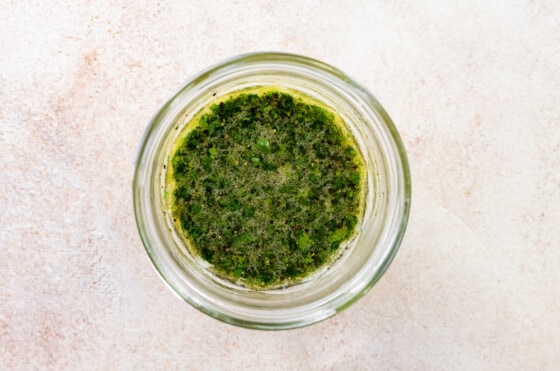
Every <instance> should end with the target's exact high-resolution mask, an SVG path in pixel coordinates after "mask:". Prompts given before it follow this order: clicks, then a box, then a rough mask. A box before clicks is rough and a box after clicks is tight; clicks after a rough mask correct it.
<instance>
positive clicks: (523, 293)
mask: <svg viewBox="0 0 560 371" xmlns="http://www.w3.org/2000/svg"><path fill="white" fill-rule="evenodd" d="M348 3H349V2H347V1H320V0H315V1H282V2H271V1H269V2H268V1H231V2H226V1H223V2H222V1H220V2H219V1H197V2H193V1H191V2H188V1H173V2H163V1H162V2H160V3H159V4H157V3H155V2H137V1H130V2H109V1H106V2H102V1H99V2H97V1H94V2H90V1H56V2H55V1H52V2H31V1H29V2H21V1H0V35H1V36H0V55H1V56H0V223H1V224H0V247H1V248H0V251H1V254H2V255H1V258H0V272H1V274H0V296H1V297H0V369H22V370H27V369H39V368H40V369H42V368H50V369H154V368H155V369H178V368H182V369H195V370H208V369H227V370H229V369H231V370H240V369H255V370H262V369H279V370H297V369H317V370H366V369H403V370H411V369H416V370H424V369H426V370H444V369H445V370H449V369H468V370H475V369H488V370H514V369H517V370H523V369H543V370H546V369H548V370H554V369H558V367H559V365H560V3H558V1H556V0H551V1H546V0H542V1H523V0H496V1H486V0H484V1H482V0H476V1H447V0H438V1H399V2H397V1H367V2H366V1H355V2H352V4H353V5H351V6H350V5H347V4H348ZM257 50H279V51H290V52H295V53H301V54H305V55H308V56H311V57H315V58H318V59H321V60H323V61H325V62H327V63H330V64H332V65H335V66H337V67H339V68H341V69H342V70H344V71H346V72H347V73H349V74H350V75H352V76H354V77H355V78H356V79H357V80H359V81H361V82H362V83H363V84H364V85H366V86H367V87H368V88H369V89H370V90H371V91H372V92H373V93H374V95H376V96H377V98H378V99H379V100H380V101H381V102H382V104H383V105H384V106H385V108H386V109H387V110H388V112H389V113H390V115H391V116H392V118H393V120H394V121H395V123H396V125H397V127H398V128H399V130H400V132H401V134H402V137H403V140H404V142H405V144H406V147H407V149H408V153H409V158H410V164H411V171H412V180H413V204H412V205H413V206H412V212H411V217H410V223H409V228H408V231H407V234H406V236H405V239H404V242H403V244H402V246H401V250H400V251H399V254H398V255H397V257H396V259H395V261H394V262H393V264H392V266H391V267H390V269H389V270H388V272H387V273H386V275H385V276H384V277H383V278H382V280H381V281H380V282H379V283H378V285H377V286H376V287H375V288H374V289H373V290H372V291H370V292H369V293H368V294H367V295H366V296H365V297H364V298H363V299H362V300H360V301H359V302H358V303H357V304H355V305H354V306H352V307H351V308H350V309H348V310H347V311H345V312H344V313H342V314H340V315H338V316H336V317H334V318H332V319H330V320H327V321H325V322H322V323H319V324H317V325H314V326H311V327H307V328H304V329H299V330H293V331H287V332H277V333H270V332H258V331H250V330H245V329H239V328H236V327H233V326H229V325H226V324H223V323H221V322H218V321H216V320H214V319H212V318H210V317H208V316H206V315H204V314H202V313H200V312H198V311H197V310H196V309H193V308H192V307H191V306H189V305H188V304H186V303H184V302H182V301H181V300H179V299H178V298H177V297H176V296H175V295H174V294H173V293H172V292H171V291H170V290H168V289H167V287H166V286H165V285H164V284H163V282H162V281H161V280H160V279H159V277H158V276H157V274H156V272H155V270H154V269H153V268H152V266H151V263H150V261H149V259H148V257H147V255H146V254H145V252H144V249H143V247H142V244H141V242H140V239H139V237H138V233H137V230H136V226H135V222H134V217H133V213H132V206H131V204H132V201H131V177H132V169H133V161H134V155H135V151H136V147H137V144H138V142H139V140H140V138H141V136H142V134H143V131H144V129H145V127H146V124H147V123H148V121H149V119H150V118H151V116H152V114H153V113H154V112H155V111H156V109H157V108H158V106H159V105H160V104H161V103H162V102H163V101H164V100H165V99H166V98H167V97H168V96H169V95H170V94H171V93H172V92H173V91H175V89H176V88H177V87H178V86H179V85H180V84H181V83H182V82H183V81H184V80H186V79H187V78H188V77H189V76H191V75H192V74H194V73H196V72H197V71H199V70H200V69H202V68H204V67H206V66H208V65H211V64H214V63H216V62H218V61H220V60H222V59H224V58H226V57H229V56H232V55H236V54H239V53H243V52H248V51H257Z"/></svg>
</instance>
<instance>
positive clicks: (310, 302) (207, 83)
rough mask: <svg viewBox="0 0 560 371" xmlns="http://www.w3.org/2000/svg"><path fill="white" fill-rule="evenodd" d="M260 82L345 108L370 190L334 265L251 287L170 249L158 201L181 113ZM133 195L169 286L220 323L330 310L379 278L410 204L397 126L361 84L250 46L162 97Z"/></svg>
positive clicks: (266, 322)
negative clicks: (349, 243) (282, 284)
mask: <svg viewBox="0 0 560 371" xmlns="http://www.w3.org/2000/svg"><path fill="white" fill-rule="evenodd" d="M263 85H265V86H280V87H285V88H288V89H293V90H296V91H303V92H304V93H305V94H310V95H312V96H313V98H314V99H316V100H318V101H322V102H325V104H326V105H329V106H332V105H334V107H332V108H333V109H334V110H335V111H336V112H337V113H339V114H341V112H342V114H341V115H343V116H345V117H344V119H345V121H346V123H347V124H349V126H351V127H350V129H351V131H352V135H353V136H354V138H355V139H357V142H358V145H359V146H360V150H362V151H365V152H366V157H367V162H368V165H367V178H368V186H367V187H368V197H369V199H368V200H367V201H366V206H367V207H366V210H365V214H364V218H363V220H362V225H361V230H360V232H359V234H358V237H357V241H355V242H356V246H354V247H352V248H351V249H350V250H349V251H347V253H344V254H342V255H341V261H339V262H337V263H336V264H333V269H331V272H329V269H326V271H325V272H321V273H320V274H317V275H312V276H310V280H308V281H303V282H301V283H300V284H294V285H293V286H289V287H287V288H283V289H274V290H263V291H255V290H247V289H243V288H240V287H239V286H236V285H230V284H228V283H224V282H220V281H216V280H214V281H212V280H209V279H208V275H206V276H204V275H201V272H200V271H198V272H197V268H196V265H195V264H194V262H193V261H189V260H188V259H187V261H186V265H185V260H184V257H180V256H178V255H177V252H178V250H177V249H176V248H175V247H176V246H177V245H176V244H177V241H176V240H175V241H174V239H175V238H176V237H174V236H173V231H172V229H170V228H169V226H168V225H166V224H165V223H164V218H165V214H164V212H165V211H164V210H162V209H161V207H160V204H159V200H160V198H161V169H162V165H163V164H164V163H165V156H166V155H168V153H169V148H170V143H172V142H173V141H174V139H175V137H176V135H177V133H178V132H180V131H181V127H180V125H183V124H186V123H188V122H189V121H190V120H188V116H189V115H194V113H195V112H197V110H196V108H197V107H200V106H203V105H204V104H206V103H207V102H208V100H209V99H211V98H212V97H214V96H216V95H223V94H227V93H228V92H231V91H237V90H242V89H243V88H246V87H252V86H263ZM205 102H206V103H205ZM178 124H179V125H178ZM133 196H134V197H133V198H134V210H135V216H136V221H137V226H138V230H139V233H140V235H141V238H142V241H143V243H144V246H145V248H146V251H147V253H148V255H149V257H150V259H151V260H152V262H153V264H154V266H155V268H156V269H157V270H158V272H159V274H160V275H161V277H162V278H163V279H164V281H165V282H166V283H167V284H168V285H169V286H170V287H171V289H172V290H173V291H175V292H176V293H177V294H178V295H179V296H180V297H181V298H182V299H184V300H186V301H187V302H189V303H190V304H191V305H193V306H195V307H196V308H198V309H200V310H202V311H203V312H205V313H207V314H210V315H211V316H213V317H215V318H217V319H219V320H222V321H224V322H228V323H231V324H235V325H238V326H243V327H248V328H258V329H269V330H276V329H288V328H295V327H301V326H305V325H308V324H311V323H315V322H318V321H320V320H323V319H325V318H328V317H330V316H332V315H333V314H335V313H337V312H339V311H341V310H343V309H345V308H346V307H348V306H349V305H350V304H352V303H353V302H355V301H356V300H357V299H359V298H360V297H361V296H363V295H364V294H365V293H366V292H367V291H368V290H369V289H370V288H371V287H372V286H373V285H374V284H375V282H377V280H378V279H379V278H380V277H381V276H382V274H383V273H384V272H385V270H386V269H387V267H388V266H389V264H390V263H391V261H392V259H393V257H394V255H395V254H396V252H397V249H398V247H399V245H400V242H401V240H402V238H403V234H404V230H405V228H406V224H407V220H408V215H409V210H410V174H409V168H408V162H407V158H406V153H405V150H404V147H403V144H402V141H401V140H400V137H399V135H398V133H397V130H396V128H395V127H394V125H393V123H392V122H391V120H390V118H389V116H388V115H387V113H386V112H385V111H384V110H383V108H382V107H381V105H380V104H379V103H378V102H377V101H376V100H375V98H373V96H372V95H371V94H370V93H369V92H368V91H367V90H366V89H365V88H363V87H362V86H361V85H359V84H357V83H355V82H354V81H353V80H351V79H350V78H348V77H347V76H346V75H344V74H343V73H342V72H341V71H339V70H337V69H335V68H333V67H330V66H328V65H326V64H324V63H322V62H319V61H316V60H312V59H310V58H307V57H303V56H298V55H293V54H284V53H252V54H246V55H241V56H238V57H234V58H231V59H229V60H227V61H225V62H223V63H221V64H218V65H216V66H213V67H210V68H208V69H206V70H204V71H202V72H200V73H199V74H198V75H196V76H194V77H193V78H192V79H190V80H189V81H187V82H186V83H185V84H184V86H183V87H182V88H181V89H180V90H179V91H178V92H177V93H176V94H175V95H174V96H173V97H172V98H171V99H170V100H169V101H168V102H166V103H165V104H164V105H163V106H162V108H161V109H160V110H159V111H158V113H157V114H156V115H155V116H154V118H153V119H152V121H151V122H150V125H149V126H148V128H147V130H146V133H145V135H144V138H143V139H142V141H141V144H140V147H139V151H138V154H137V160H136V167H135V174H134V180H133ZM364 236H365V237H364ZM174 246H175V247H174ZM197 264H198V263H197ZM331 273H332V274H331ZM335 273H336V274H335Z"/></svg>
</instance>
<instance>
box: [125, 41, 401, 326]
mask: <svg viewBox="0 0 560 371" xmlns="http://www.w3.org/2000/svg"><path fill="white" fill-rule="evenodd" d="M255 66H260V67H263V66H265V67H267V68H269V69H270V68H276V69H280V70H282V68H284V67H286V66H290V68H293V69H297V70H298V71H300V72H302V71H303V73H307V74H316V75H317V76H318V77H317V78H319V79H330V83H333V84H334V83H336V84H338V85H337V88H340V89H341V91H343V92H344V94H347V95H348V96H349V98H348V99H350V98H351V99H353V100H354V101H355V102H356V103H355V104H359V105H362V106H363V107H360V109H365V110H367V112H369V113H370V114H372V115H374V116H375V118H376V120H377V122H376V124H377V125H380V126H379V127H378V128H376V129H379V130H382V131H384V134H383V133H382V134H383V135H385V137H384V140H385V141H386V142H387V145H388V148H390V149H391V151H392V153H390V155H391V156H392V157H390V158H388V161H389V162H391V164H392V165H391V166H393V167H394V168H395V171H394V172H395V174H394V175H393V176H394V177H395V179H391V181H393V182H395V184H396V188H395V190H392V193H398V197H397V198H395V199H394V200H393V199H391V200H393V201H391V202H392V204H391V205H392V206H393V207H394V208H395V212H394V215H392V216H391V217H392V218H393V219H394V220H391V221H390V226H391V230H390V231H385V230H384V231H383V233H387V236H386V239H385V240H386V243H387V244H388V245H385V246H381V247H378V246H375V247H373V248H372V249H383V255H382V256H381V257H380V258H379V259H381V260H380V261H378V262H376V265H375V271H368V272H367V277H366V282H360V285H359V287H358V288H357V289H355V287H348V286H345V287H344V290H347V291H349V292H345V293H336V292H335V293H334V294H332V293H331V294H330V297H331V299H332V297H333V295H334V296H336V295H339V296H341V298H338V299H339V300H338V301H336V300H334V299H333V300H332V302H336V303H337V304H336V305H334V306H333V305H332V303H331V302H321V300H319V301H315V302H314V305H310V304H309V303H307V304H306V305H302V306H300V307H297V308H295V309H294V310H291V311H287V312H286V313H283V316H281V318H280V317H278V313H274V311H270V310H266V308H265V309H263V310H259V309H258V308H257V309H255V310H252V311H245V308H241V307H235V306H233V307H232V306H231V305H230V304H228V303H227V302H226V301H224V302H219V301H220V297H216V296H214V297H213V296H212V295H210V294H209V293H207V292H203V291H204V290H203V289H201V287H191V286H189V285H192V283H190V282H188V280H186V279H185V277H184V276H182V275H181V274H182V272H180V269H179V268H178V267H176V266H170V264H169V259H167V257H163V256H161V251H160V250H157V249H158V248H161V246H157V244H161V243H162V238H161V237H162V236H161V233H164V232H162V231H154V230H153V228H151V226H150V225H149V224H150V223H151V222H152V219H151V218H153V217H155V215H153V213H154V211H156V210H155V209H154V208H153V207H149V205H147V204H148V203H150V202H151V201H150V200H153V199H154V197H157V196H155V195H156V194H157V189H154V183H153V182H151V180H152V178H153V176H154V175H153V174H154V172H153V171H154V162H155V160H156V156H157V150H156V148H158V145H160V144H161V143H160V142H161V141H162V140H163V139H164V137H165V135H164V129H165V128H164V127H163V126H164V124H163V123H164V122H167V123H169V122H171V121H173V120H174V119H175V118H176V117H177V113H178V112H180V111H181V109H182V108H183V106H184V105H185V101H186V100H187V101H188V99H194V94H195V93H194V92H195V91H200V90H201V89H204V88H208V86H209V84H211V83H213V82H214V83H215V82H216V81H217V79H218V80H219V79H224V78H226V77H227V76H231V75H232V74H234V73H236V72H238V71H240V70H243V69H249V72H250V69H251V68H254V67H255ZM228 78H229V77H228ZM374 116H372V117H374ZM359 124H360V125H364V124H365V125H373V124H371V123H359ZM357 125H358V124H357ZM386 155H389V154H386ZM132 185H133V203H134V212H135V218H136V223H137V227H138V231H139V234H140V236H141V239H142V242H143V244H144V247H145V249H146V252H147V253H148V256H149V257H150V259H151V261H152V263H153V265H154V267H155V268H156V270H157V271H158V273H159V275H160V276H161V277H162V279H163V280H164V282H166V283H167V285H168V286H169V287H170V288H171V289H172V290H173V291H174V292H175V293H176V294H178V295H179V296H180V297H181V298H182V299H184V300H185V301H187V302H189V303H190V304H191V305H193V306H194V307H196V308H198V309H200V310H201V311H203V312H205V313H207V314H209V315H211V316H213V317H215V318H217V319H219V320H222V321H224V322H227V323H230V324H234V325H238V326H242V327H247V328H256V329H268V330H277V329H289V328H296V327H302V326H305V325H309V324H312V323H315V322H318V321H321V320H324V319H326V318H328V317H330V316H332V315H334V314H336V313H338V312H340V311H342V310H344V309H345V308H347V307H349V306H350V305H351V304H352V303H354V302H356V301H357V300H358V299H359V298H361V297H362V296H363V295H365V293H366V292H367V291H369V289H370V288H371V287H373V285H375V283H376V282H377V281H378V280H379V279H380V278H381V276H382V275H383V273H384V272H385V271H386V269H387V268H388V266H389V265H390V263H391V262H392V260H393V258H394V256H395V254H396V253H397V251H398V248H399V246H400V243H401V241H402V238H403V236H404V232H405V229H406V225H407V222H408V217H409V213H410V199H411V181H410V170H409V165H408V159H407V156H406V152H405V149H404V145H403V143H402V140H401V138H400V135H399V133H398V131H397V129H396V127H395V125H394V124H393V122H392V120H391V119H390V117H389V115H388V114H387V113H386V112H385V110H384V109H383V107H382V106H381V104H380V103H379V102H378V101H377V99H376V98H375V97H374V96H373V95H372V94H371V93H369V91H368V90H367V89H366V88H365V87H363V86H362V85H360V84H359V83H357V82H355V81H354V80H353V79H351V78H350V77H348V76H347V75H346V74H344V73H343V72H342V71H340V70H338V69H336V68H335V67H332V66H330V65H328V64H326V63H324V62H320V61H318V60H315V59H312V58H309V57H305V56H302V55H297V54H289V53H277V52H256V53H248V54H242V55H238V56H234V57H231V58H229V59H226V60H225V61H222V62H220V63H218V64H216V65H213V66H210V67H208V68H206V69H204V70H202V71H201V72H199V73H198V74H196V75H194V76H193V77H191V78H190V79H188V80H187V81H186V82H185V83H184V84H183V86H182V87H181V88H180V89H179V90H178V91H177V92H176V93H175V94H173V95H172V96H171V98H169V99H168V100H167V101H166V102H165V103H164V104H163V105H162V106H161V108H160V109H159V110H158V112H157V113H156V115H155V116H154V117H153V118H152V120H151V121H150V123H149V125H148V127H147V129H146V131H145V133H144V136H143V138H142V140H141V142H140V145H139V148H138V152H137V155H136V161H135V169H134V177H133V184H132ZM387 193H390V192H387ZM386 196H387V197H389V195H386ZM390 196H391V197H393V198H394V197H395V196H397V195H395V194H391V195H390ZM158 233H160V235H159V236H158V235H157V234H158ZM372 251H373V250H372ZM166 259H167V260H166ZM372 264H373V263H372ZM371 269H374V268H370V270H371ZM183 285H186V286H183ZM322 300H323V301H325V300H327V299H324V298H323V299H322ZM329 304H331V305H329ZM261 309H262V308H261ZM238 311H243V313H237V312H238ZM271 316H277V317H278V318H271Z"/></svg>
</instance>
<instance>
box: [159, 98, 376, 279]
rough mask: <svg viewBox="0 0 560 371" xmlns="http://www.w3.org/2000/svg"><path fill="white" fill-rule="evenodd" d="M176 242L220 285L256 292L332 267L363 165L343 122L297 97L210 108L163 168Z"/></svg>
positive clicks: (353, 221)
mask: <svg viewBox="0 0 560 371" xmlns="http://www.w3.org/2000/svg"><path fill="white" fill-rule="evenodd" d="M165 183H166V187H165V189H164V194H165V195H164V198H165V201H166V204H167V206H168V209H169V211H170V215H171V218H172V220H173V222H174V225H175V229H176V231H177V233H178V235H179V236H180V237H181V238H182V239H183V241H184V242H185V244H186V245H187V246H188V247H189V248H190V250H191V253H194V254H195V255H198V256H199V257H201V258H202V259H204V260H206V261H207V262H208V263H209V264H210V267H211V269H212V271H213V273H214V274H216V275H217V276H219V277H222V278H224V279H227V280H229V281H231V282H233V283H235V284H239V285H243V286H246V287H250V288H255V289H263V288H271V287H280V286H285V285H289V284H292V283H295V282H298V281H301V280H302V279H304V278H305V277H307V276H309V275H310V274H312V273H313V272H316V271H317V270H319V269H321V268H323V267H324V266H325V265H326V264H328V263H329V262H332V261H333V259H334V258H336V257H337V256H338V255H339V254H338V253H339V250H340V246H341V244H343V242H345V241H347V240H348V239H349V238H351V237H352V235H353V234H354V233H355V229H356V226H357V223H358V220H359V218H360V217H361V214H362V209H363V192H362V191H363V189H364V187H365V175H364V165H363V158H362V155H361V153H360V151H359V150H358V149H357V146H356V144H355V143H354V141H353V139H352V137H351V136H350V135H349V133H348V129H347V127H346V125H345V123H344V122H343V120H342V118H341V117H340V116H339V115H338V114H336V113H335V112H334V111H333V110H332V109H330V108H328V107H326V106H325V105H323V104H322V103H320V102H317V101H315V100H313V99H311V98H310V97H308V96H305V95H303V94H301V93H298V92H295V91H292V90H286V89H279V88H253V89H249V90H244V91H239V92H236V93H232V94H228V95H226V96H224V97H219V98H216V100H215V103H213V104H211V105H210V106H209V107H206V108H204V109H203V110H201V112H199V113H198V114H197V115H195V117H194V118H193V119H192V120H191V121H190V122H189V123H187V125H185V129H184V132H183V133H182V135H180V136H179V137H178V139H177V140H176V142H175V145H174V147H173V148H172V150H171V153H170V156H169V161H168V164H167V166H166V175H165Z"/></svg>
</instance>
